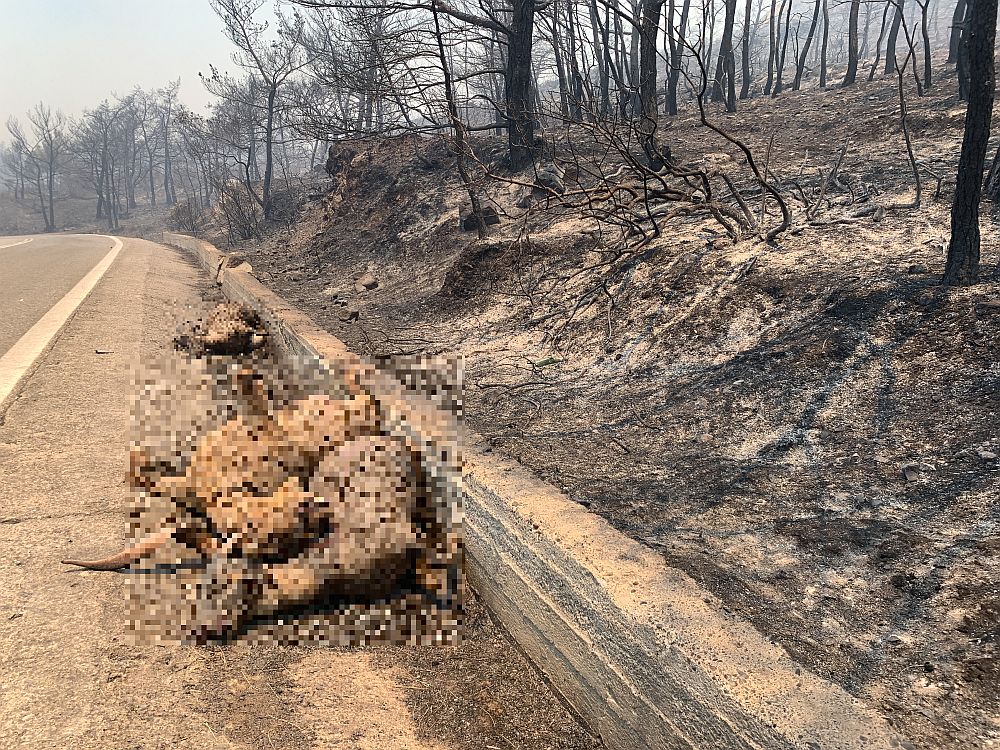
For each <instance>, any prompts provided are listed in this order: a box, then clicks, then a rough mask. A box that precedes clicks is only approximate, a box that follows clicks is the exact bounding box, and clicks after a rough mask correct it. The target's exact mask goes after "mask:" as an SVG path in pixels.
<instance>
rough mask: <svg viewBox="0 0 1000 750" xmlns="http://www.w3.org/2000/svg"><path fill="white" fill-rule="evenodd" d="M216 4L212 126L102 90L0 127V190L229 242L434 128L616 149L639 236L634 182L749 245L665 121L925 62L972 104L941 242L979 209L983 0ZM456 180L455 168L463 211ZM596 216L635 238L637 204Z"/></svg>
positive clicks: (164, 105) (49, 211)
mask: <svg viewBox="0 0 1000 750" xmlns="http://www.w3.org/2000/svg"><path fill="white" fill-rule="evenodd" d="M210 2H211V4H212V6H213V8H214V9H215V11H216V13H217V14H218V16H219V18H220V20H221V26H222V29H223V32H224V33H225V35H226V36H227V38H228V39H229V40H230V41H231V42H232V43H233V45H234V48H235V50H236V51H235V53H234V55H233V59H232V63H233V65H234V67H233V68H232V70H231V71H229V72H225V70H224V68H223V67H216V66H209V67H208V68H207V71H208V72H207V73H206V74H205V75H204V76H203V84H204V86H206V87H207V89H208V90H209V91H210V92H211V93H213V94H214V95H215V103H214V104H213V105H212V106H211V108H210V109H209V110H208V111H207V112H205V113H193V112H191V111H189V110H187V109H186V108H184V107H183V106H182V105H181V104H180V103H179V101H178V84H177V83H174V84H171V85H168V86H167V87H165V88H163V89H160V90H157V91H150V92H146V91H141V90H136V91H134V92H132V93H130V94H128V95H127V96H124V97H114V98H113V99H112V100H109V101H105V102H103V103H101V104H100V105H98V106H96V107H94V108H93V109H91V110H88V111H86V112H84V114H83V115H82V116H81V117H80V118H79V119H78V120H75V121H72V122H70V121H68V120H67V119H66V118H64V117H62V116H61V115H59V114H58V113H53V112H52V111H51V110H49V109H48V108H47V107H44V106H39V107H37V108H35V109H34V110H33V111H32V112H31V113H30V114H29V116H28V118H27V123H26V124H25V125H22V124H21V123H20V122H18V121H17V120H11V121H10V122H9V123H8V132H9V134H10V139H9V141H8V143H7V144H6V145H5V146H4V148H3V152H2V154H0V157H2V161H0V166H2V170H3V179H4V181H5V182H6V184H7V187H8V190H9V191H10V192H11V193H12V194H13V195H15V196H16V197H17V198H18V199H19V200H23V201H31V202H33V203H34V204H35V205H37V208H38V211H39V213H40V214H41V216H42V217H43V218H44V224H45V227H46V229H48V230H54V229H56V228H58V222H57V212H56V203H57V201H58V196H59V189H58V185H59V183H60V180H62V181H70V180H73V181H75V182H76V183H77V184H79V185H83V186H86V188H87V189H88V190H89V191H90V192H91V194H92V195H93V196H94V198H95V202H96V208H95V212H96V216H97V217H98V218H100V219H102V220H104V221H106V223H107V226H108V228H109V229H111V230H114V229H115V228H117V226H118V223H119V221H120V219H121V218H122V217H123V216H126V215H127V214H128V212H129V211H132V210H134V209H135V208H136V206H137V203H138V200H139V197H142V198H143V201H144V202H145V203H146V204H148V205H150V206H153V205H156V204H157V203H158V202H159V203H163V204H166V205H168V206H169V205H173V204H176V203H177V202H178V201H179V200H180V196H183V199H184V201H185V202H186V203H187V204H189V205H196V206H197V207H203V208H204V207H209V206H214V207H215V208H216V210H218V211H219V212H220V213H221V216H222V217H223V221H224V223H225V224H226V227H227V228H228V230H229V232H230V235H231V236H232V237H233V238H235V239H239V238H249V237H252V236H255V235H256V234H259V232H260V227H261V226H262V223H266V222H267V221H269V220H273V219H275V216H276V210H277V207H276V202H275V185H276V181H277V182H278V183H282V184H283V183H285V182H287V180H288V179H289V178H291V177H294V176H297V175H301V174H303V173H304V172H307V171H308V170H309V169H312V168H315V167H316V165H317V163H319V162H321V161H322V159H323V157H324V155H325V154H324V152H325V150H326V147H327V146H328V145H329V144H331V143H336V142H340V141H345V140H351V139H365V138H371V137H392V136H395V135H400V134H407V133H424V134H443V135H447V136H449V137H450V138H452V139H453V140H454V142H455V146H456V151H457V153H458V154H459V156H460V159H466V158H473V157H474V154H473V153H472V151H471V147H470V137H471V136H472V135H473V134H475V133H476V132H495V133H498V134H499V133H503V134H504V135H505V144H506V145H505V148H506V163H505V168H506V169H508V170H509V171H514V172H516V171H517V170H523V169H525V168H531V169H533V170H534V171H536V172H537V171H538V170H539V169H540V168H543V167H544V165H545V163H546V162H547V161H550V160H551V152H547V151H546V147H547V144H548V143H550V142H551V141H552V140H553V139H554V138H556V137H570V135H569V134H571V133H574V132H575V133H576V134H577V137H584V136H585V137H592V138H594V139H596V140H597V141H599V142H602V143H607V144H609V148H610V147H613V148H614V149H615V150H616V152H617V153H619V155H620V156H621V158H622V160H623V161H624V162H625V163H626V165H627V168H628V169H630V170H631V174H634V175H638V179H641V180H642V182H643V185H644V186H646V187H644V188H643V194H644V198H643V200H644V201H646V203H645V205H644V210H645V214H646V215H647V217H652V218H653V225H654V234H655V232H656V231H658V229H657V228H656V221H655V217H656V215H657V211H656V210H654V209H653V208H651V207H650V205H649V202H648V200H649V198H648V194H649V190H648V185H649V184H655V185H658V187H656V189H655V190H654V191H653V192H654V197H655V196H657V195H658V196H659V199H661V200H665V201H668V200H675V201H676V200H680V199H681V197H683V196H686V199H687V200H689V201H691V200H695V197H694V193H692V192H691V191H690V190H688V189H687V188H679V187H675V186H672V185H668V184H667V183H668V181H669V180H674V181H676V180H687V181H688V182H690V181H691V180H692V179H695V178H696V179H695V182H698V181H699V180H700V181H701V183H702V184H701V187H696V188H695V191H696V192H697V191H699V190H700V191H701V194H699V195H698V196H696V198H697V202H700V203H702V204H704V205H705V206H707V207H708V209H709V210H710V211H711V212H712V215H713V216H715V217H716V219H717V220H718V221H719V223H720V224H721V225H722V226H723V227H726V228H727V231H728V232H730V233H731V234H733V235H734V237H741V236H744V235H746V234H748V233H755V232H758V233H759V232H762V231H764V230H762V229H761V228H760V227H759V226H757V225H758V224H759V223H760V222H759V220H758V219H757V218H755V215H754V214H755V212H753V211H749V210H747V206H745V205H740V202H739V201H738V200H737V201H736V202H735V203H734V202H732V201H730V202H728V203H726V202H724V201H719V200H716V199H715V197H714V196H715V193H716V191H714V190H713V188H712V186H711V184H710V183H709V180H708V175H696V176H694V177H692V176H691V175H684V174H681V173H679V172H678V169H677V167H676V165H675V159H674V156H673V154H671V151H670V148H669V147H668V146H667V144H666V143H665V138H664V137H663V130H664V127H665V124H666V121H667V120H669V118H671V117H674V116H676V115H678V114H681V113H685V112H687V113H694V114H697V115H699V117H700V118H701V120H702V122H704V123H705V125H706V126H712V123H711V122H710V120H711V116H712V113H713V112H714V111H715V108H712V107H710V106H709V107H707V106H706V105H712V104H713V103H715V104H716V106H717V108H721V109H724V110H725V111H727V112H736V111H737V109H738V108H739V106H740V105H739V102H740V101H744V100H748V99H753V98H759V97H772V98H773V97H781V96H786V95H787V94H788V92H789V91H798V90H801V89H803V88H805V87H809V86H815V87H819V88H826V87H834V86H835V87H850V86H854V85H856V84H857V83H858V81H859V80H868V81H871V80H873V79H874V78H875V77H877V76H895V77H897V78H898V79H899V91H900V108H901V112H902V113H905V108H906V103H905V100H904V88H903V82H904V77H905V80H906V81H912V87H913V89H915V93H916V95H917V96H922V95H924V94H926V92H928V91H930V90H932V89H934V88H935V87H937V86H939V85H940V82H939V81H937V80H935V79H934V72H935V67H934V65H932V58H933V57H934V55H935V54H939V55H940V57H941V58H945V57H946V58H947V62H948V64H951V65H954V66H955V69H956V71H957V75H956V81H957V83H956V84H955V86H956V93H957V94H958V97H959V98H960V99H962V100H968V101H969V103H970V105H969V106H970V121H969V122H970V126H969V127H970V132H971V133H972V136H971V142H970V143H967V147H966V148H965V150H963V159H964V161H963V167H962V169H963V170H964V172H962V174H964V175H965V181H964V182H963V179H962V177H961V176H960V179H959V190H958V193H957V196H958V198H957V200H958V201H961V202H962V208H963V211H964V213H962V212H959V213H960V214H961V216H959V214H956V222H958V223H957V224H956V232H954V233H953V234H956V235H958V234H961V235H962V236H966V235H969V232H970V231H971V230H968V222H969V221H971V220H972V218H973V217H972V215H971V214H970V211H973V210H974V211H975V212H978V201H979V193H978V192H975V195H973V192H974V191H971V188H969V187H968V185H967V184H966V183H967V182H968V180H970V179H972V177H975V180H974V181H975V182H976V183H977V185H979V186H980V187H981V182H982V180H981V177H982V175H983V166H984V159H985V149H986V139H988V136H989V124H990V123H989V117H988V114H985V113H986V109H987V107H986V104H987V103H986V101H985V98H986V93H984V92H985V91H986V89H988V98H989V106H990V107H991V106H992V96H993V87H992V83H991V82H992V80H993V59H992V44H993V42H992V41H989V40H987V39H985V35H986V34H987V33H988V34H989V35H990V36H989V39H990V40H992V39H993V36H992V34H993V29H995V16H996V12H995V6H996V0H957V2H955V3H954V4H951V2H949V3H945V2H943V0H741V2H737V0H391V1H390V2H374V0H285V2H283V3H282V5H281V6H280V8H279V10H278V13H277V22H276V23H274V22H272V23H270V24H268V23H266V22H263V21H261V20H260V15H261V14H260V10H261V8H262V6H263V4H264V0H210ZM991 6H992V10H991ZM991 19H992V20H991ZM987 42H989V49H988V50H987ZM987 56H988V57H989V59H987ZM937 69H938V70H940V69H941V68H940V65H939V66H938V68H937ZM901 116H902V119H903V125H904V129H905V124H906V123H905V114H903V115H901ZM984 116H985V117H986V119H985V120H984V119H983V118H984ZM712 127H713V129H717V130H718V132H719V133H720V135H722V136H724V137H727V138H729V139H730V140H731V141H733V142H734V143H737V144H738V145H739V146H740V147H741V148H743V149H744V150H746V149H745V147H744V146H743V144H742V143H739V142H737V141H736V140H735V139H732V138H731V137H729V136H728V134H727V133H725V131H723V130H721V129H718V126H712ZM581 134H582V136H581ZM908 138H909V136H908V133H907V139H908ZM969 139H970V136H969V135H967V141H969ZM907 148H908V151H909V152H910V154H911V161H913V157H912V148H910V146H909V143H908V144H907ZM970 149H971V150H970ZM980 152H982V155H979V154H980ZM547 154H548V155H547ZM747 159H748V164H751V163H752V161H753V160H752V154H750V153H749V152H748V153H747ZM994 164H995V165H996V166H995V167H994V169H993V170H992V171H991V178H990V180H991V181H990V183H989V185H988V189H990V190H993V191H1000V155H998V158H997V159H996V160H995V161H994ZM913 169H914V173H915V174H917V182H918V187H919V174H918V170H917V165H916V163H915V162H914V163H913ZM752 171H753V172H754V174H755V177H754V178H753V179H754V180H755V181H756V182H757V183H758V185H757V192H758V194H759V195H762V196H771V197H772V198H773V199H774V201H777V203H778V204H780V207H781V215H782V227H783V228H787V226H788V224H789V213H788V210H787V206H786V204H785V202H784V201H782V197H781V196H782V194H783V190H784V189H783V187H782V186H781V185H775V184H771V183H772V182H773V180H769V178H768V173H767V168H766V165H765V168H764V169H763V170H761V169H759V168H757V167H756V166H755V165H753V169H752ZM471 179H472V178H471V177H469V176H467V175H464V176H463V180H464V181H466V183H467V187H468V188H469V189H470V196H472V198H473V202H475V192H476V191H475V189H474V186H473V185H472V184H471V182H470V180H471ZM990 186H993V187H990ZM817 189H820V188H817ZM977 190H978V188H977ZM825 192H826V185H823V186H822V193H823V194H825ZM679 196H680V197H679ZM973 199H974V203H975V206H974V207H973V206H972V203H970V201H973ZM762 200H765V202H766V200H767V199H766V198H764V199H762ZM772 202H773V201H772ZM807 202H808V201H807ZM917 202H919V195H918V198H917ZM588 206H592V201H591V203H589V204H588ZM807 208H808V209H809V211H810V212H811V211H812V210H813V207H811V206H810V207H807ZM602 210H605V213H607V214H608V216H611V215H614V216H615V217H618V218H617V219H616V220H620V223H622V224H623V225H624V226H626V230H625V231H626V233H628V232H632V233H634V232H637V231H638V232H640V233H641V234H643V235H644V236H648V235H647V233H646V231H647V230H646V229H643V228H642V227H641V226H640V224H642V221H647V220H645V219H638V220H637V219H636V218H635V213H636V212H635V210H634V207H633V206H631V205H629V206H624V205H621V204H620V203H617V204H615V205H613V206H612V207H611V208H607V209H602ZM963 217H964V218H963ZM975 218H976V220H978V213H976V217H975ZM647 224H648V221H647ZM962 227H965V229H963V228H962ZM483 229H484V227H482V226H480V231H483ZM967 230H968V231H967ZM764 233H765V234H766V235H767V238H769V239H773V236H772V235H771V232H770V231H764ZM972 239H973V240H974V242H973V244H975V245H976V248H977V249H976V253H978V237H973V238H972ZM969 252H971V251H969V250H968V248H967V249H966V251H961V250H960V249H959V248H957V246H956V253H960V254H961V253H964V256H963V257H965V258H966V260H965V261H963V263H964V264H965V265H963V264H962V263H959V264H958V265H956V266H954V267H955V268H958V267H959V266H961V267H963V268H965V269H966V270H964V271H962V272H958V271H954V272H952V271H949V274H948V279H949V281H950V282H952V283H966V282H968V281H970V280H973V279H974V278H975V275H976V271H975V270H973V269H972V266H969V257H968V256H969ZM977 257H978V256H977ZM953 265H954V264H951V265H949V268H952V266H953ZM974 265H975V268H976V269H978V261H977V262H976V263H975V264H974Z"/></svg>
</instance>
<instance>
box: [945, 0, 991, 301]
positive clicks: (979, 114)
mask: <svg viewBox="0 0 1000 750" xmlns="http://www.w3.org/2000/svg"><path fill="white" fill-rule="evenodd" d="M996 30H997V0H973V2H972V3H971V4H970V9H969V13H968V17H967V25H966V28H965V29H964V30H963V33H962V44H963V45H965V46H966V50H965V59H966V60H967V61H968V75H969V84H968V97H969V105H968V109H966V112H965V135H964V136H963V138H962V154H961V156H960V157H959V160H958V179H957V181H956V183H955V200H954V202H953V203H952V206H951V241H950V242H949V243H948V262H947V264H946V265H945V269H944V278H943V279H942V281H943V283H945V284H950V285H964V284H974V283H976V280H977V279H978V277H979V245H980V237H979V198H980V193H981V190H982V183H983V162H984V161H985V159H986V147H987V144H988V142H989V138H990V120H991V118H992V116H993V90H994V88H995V86H996V69H995V62H994V59H993V45H994V41H995V39H996Z"/></svg>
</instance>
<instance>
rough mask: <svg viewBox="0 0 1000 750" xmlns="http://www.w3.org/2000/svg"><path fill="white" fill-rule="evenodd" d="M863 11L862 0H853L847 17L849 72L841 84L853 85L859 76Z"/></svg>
mask: <svg viewBox="0 0 1000 750" xmlns="http://www.w3.org/2000/svg"><path fill="white" fill-rule="evenodd" d="M860 12H861V0H851V9H850V13H849V14H848V17H847V72H846V73H845V74H844V80H843V82H841V84H840V85H841V86H851V85H852V84H853V83H854V82H855V81H856V80H857V77H858V15H859V14H860Z"/></svg>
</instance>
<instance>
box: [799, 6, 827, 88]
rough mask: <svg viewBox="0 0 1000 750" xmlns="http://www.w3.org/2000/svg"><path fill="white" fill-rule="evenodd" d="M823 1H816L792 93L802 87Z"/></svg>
mask: <svg viewBox="0 0 1000 750" xmlns="http://www.w3.org/2000/svg"><path fill="white" fill-rule="evenodd" d="M822 2H823V0H816V4H815V5H813V12H812V20H811V21H810V22H809V31H807V32H806V40H805V42H803V44H802V51H801V53H800V55H799V59H798V62H797V63H796V65H795V79H794V80H793V81H792V91H798V90H799V89H800V88H801V87H802V74H803V73H804V72H805V69H806V56H807V55H808V54H809V45H811V44H812V40H813V35H815V33H816V24H818V23H819V11H820V8H821V6H822Z"/></svg>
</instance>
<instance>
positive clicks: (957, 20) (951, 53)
mask: <svg viewBox="0 0 1000 750" xmlns="http://www.w3.org/2000/svg"><path fill="white" fill-rule="evenodd" d="M965 9H966V0H958V4H957V5H955V13H954V14H953V15H952V17H951V33H950V34H949V36H948V62H949V63H954V62H958V49H959V44H960V43H961V41H962V22H963V21H964V20H965Z"/></svg>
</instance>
